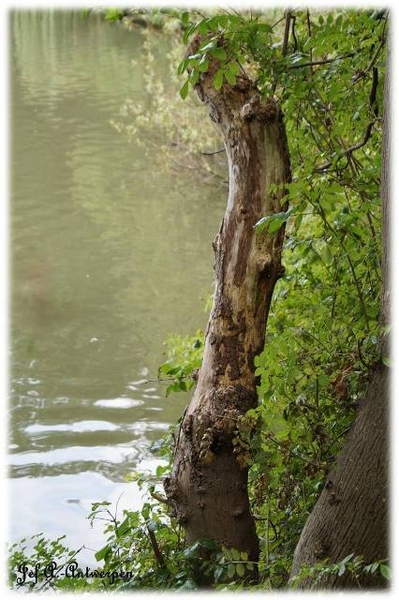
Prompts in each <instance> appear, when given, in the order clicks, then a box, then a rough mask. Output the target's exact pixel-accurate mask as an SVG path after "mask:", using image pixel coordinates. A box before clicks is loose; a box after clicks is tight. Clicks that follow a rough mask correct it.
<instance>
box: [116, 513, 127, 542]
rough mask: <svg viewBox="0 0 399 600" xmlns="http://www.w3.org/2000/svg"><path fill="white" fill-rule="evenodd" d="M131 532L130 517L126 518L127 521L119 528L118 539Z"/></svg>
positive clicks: (117, 531)
mask: <svg viewBox="0 0 399 600" xmlns="http://www.w3.org/2000/svg"><path fill="white" fill-rule="evenodd" d="M129 530H130V521H129V517H126V519H125V520H124V521H123V522H122V523H121V524H120V525H119V527H118V528H117V530H116V537H120V536H123V535H125V533H127V532H128V531H129Z"/></svg>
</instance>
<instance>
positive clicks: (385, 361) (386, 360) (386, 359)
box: [381, 356, 391, 367]
mask: <svg viewBox="0 0 399 600" xmlns="http://www.w3.org/2000/svg"><path fill="white" fill-rule="evenodd" d="M381 360H382V362H383V364H384V365H385V366H386V367H390V366H391V359H390V358H389V356H383V357H382V359H381Z"/></svg>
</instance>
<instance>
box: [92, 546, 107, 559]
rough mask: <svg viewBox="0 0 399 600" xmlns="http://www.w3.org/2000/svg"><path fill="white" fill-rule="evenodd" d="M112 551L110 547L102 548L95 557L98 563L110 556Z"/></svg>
mask: <svg viewBox="0 0 399 600" xmlns="http://www.w3.org/2000/svg"><path fill="white" fill-rule="evenodd" d="M110 551H111V548H110V547H109V546H108V545H107V546H104V548H101V550H99V551H98V552H96V553H95V555H94V557H95V559H96V560H97V561H100V560H103V559H105V557H106V556H107V554H109V552H110Z"/></svg>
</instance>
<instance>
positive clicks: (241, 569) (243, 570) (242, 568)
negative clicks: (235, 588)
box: [236, 563, 245, 577]
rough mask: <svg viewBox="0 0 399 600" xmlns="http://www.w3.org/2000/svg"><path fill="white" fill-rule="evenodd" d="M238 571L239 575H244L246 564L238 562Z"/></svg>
mask: <svg viewBox="0 0 399 600" xmlns="http://www.w3.org/2000/svg"><path fill="white" fill-rule="evenodd" d="M236 571H237V575H238V576H239V577H244V575H245V567H244V565H243V564H242V563H238V564H237V565H236Z"/></svg>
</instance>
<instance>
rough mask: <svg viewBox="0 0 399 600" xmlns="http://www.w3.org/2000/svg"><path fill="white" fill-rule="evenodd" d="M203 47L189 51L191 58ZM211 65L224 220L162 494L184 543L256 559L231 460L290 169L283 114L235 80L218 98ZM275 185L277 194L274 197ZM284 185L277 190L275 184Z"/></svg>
mask: <svg viewBox="0 0 399 600" xmlns="http://www.w3.org/2000/svg"><path fill="white" fill-rule="evenodd" d="M199 43H200V39H199V38H196V39H195V40H194V42H193V43H192V45H191V48H190V49H189V53H190V54H193V53H194V52H195V50H196V48H198V44H199ZM217 66H218V65H217V61H216V60H214V62H213V63H212V62H211V64H210V67H209V70H208V72H207V73H204V74H202V75H201V78H200V81H199V82H198V84H197V85H196V89H197V93H198V95H199V97H200V98H201V100H202V101H203V102H204V103H205V104H206V105H207V106H208V108H209V112H210V116H211V119H212V120H213V121H214V123H215V125H216V126H217V128H218V129H219V131H220V133H221V134H222V137H223V140H224V145H225V149H226V154H227V158H228V165H229V195H228V202H227V208H226V213H225V216H224V219H223V222H222V224H221V226H220V229H219V233H218V234H217V235H216V238H215V240H214V243H213V247H214V250H215V265H214V266H215V275H216V290H215V297H214V304H213V308H212V312H211V315H210V319H209V323H208V327H207V330H206V336H205V347H204V356H203V362H202V366H201V369H200V371H199V373H198V379H197V384H196V389H195V392H194V395H193V398H192V400H191V403H190V405H189V407H188V409H187V410H186V413H185V415H184V418H183V420H182V424H181V428H180V431H179V435H178V439H177V442H176V448H175V457H174V467H173V472H172V475H171V477H170V478H167V479H166V480H165V491H166V494H167V497H168V500H169V503H170V505H171V507H172V508H173V510H174V513H175V515H176V517H177V519H178V520H179V521H180V523H182V525H183V526H184V528H185V531H186V539H187V543H189V544H190V543H193V542H195V541H197V540H204V539H213V540H216V541H218V542H221V543H223V544H225V545H226V546H230V547H234V548H237V549H239V550H241V551H245V552H247V553H248V555H249V557H250V559H252V560H256V559H257V558H258V538H257V535H256V531H255V524H254V520H253V517H252V515H251V514H250V510H249V501H248V492H247V474H248V467H247V464H246V463H245V461H244V460H243V457H242V456H241V457H240V454H239V453H234V452H233V449H234V447H233V443H232V440H233V438H234V437H235V436H236V429H237V424H238V420H239V417H240V416H241V415H243V414H244V413H245V412H246V411H247V410H248V409H249V408H252V407H254V406H256V404H257V395H256V378H255V373H254V372H255V367H254V357H255V356H256V355H257V354H258V353H259V352H261V350H262V349H263V346H264V341H265V327H266V320H267V315H268V311H269V307H270V302H271V298H272V294H273V289H274V286H275V283H276V281H277V279H278V278H279V277H281V275H282V273H283V269H282V266H281V248H282V243H283V238H284V231H283V228H282V229H281V230H280V231H279V232H278V233H276V234H275V235H272V236H269V235H267V234H266V235H261V236H260V235H258V234H257V233H256V231H255V229H254V225H255V224H256V222H257V221H258V220H259V219H260V218H261V217H262V216H264V215H267V214H272V213H278V212H281V211H282V210H284V207H285V200H284V197H283V196H284V189H283V186H284V184H285V183H287V182H289V181H290V162H289V154H288V149H287V141H286V135H285V129H284V124H283V119H282V114H281V112H280V110H279V107H278V105H277V104H276V103H275V101H274V100H273V99H270V100H268V101H266V102H263V101H262V98H261V95H260V94H259V92H258V90H257V89H256V87H255V86H254V84H253V82H252V81H251V80H249V79H248V78H247V77H244V76H240V77H238V78H237V83H236V85H234V86H231V85H229V84H227V83H226V82H225V83H224V84H223V87H222V89H221V90H219V91H217V90H215V88H214V85H213V75H214V73H215V69H217ZM273 184H277V185H280V188H279V190H278V191H276V190H275V188H272V189H271V187H270V186H272V185H273ZM281 184H282V185H281Z"/></svg>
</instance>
